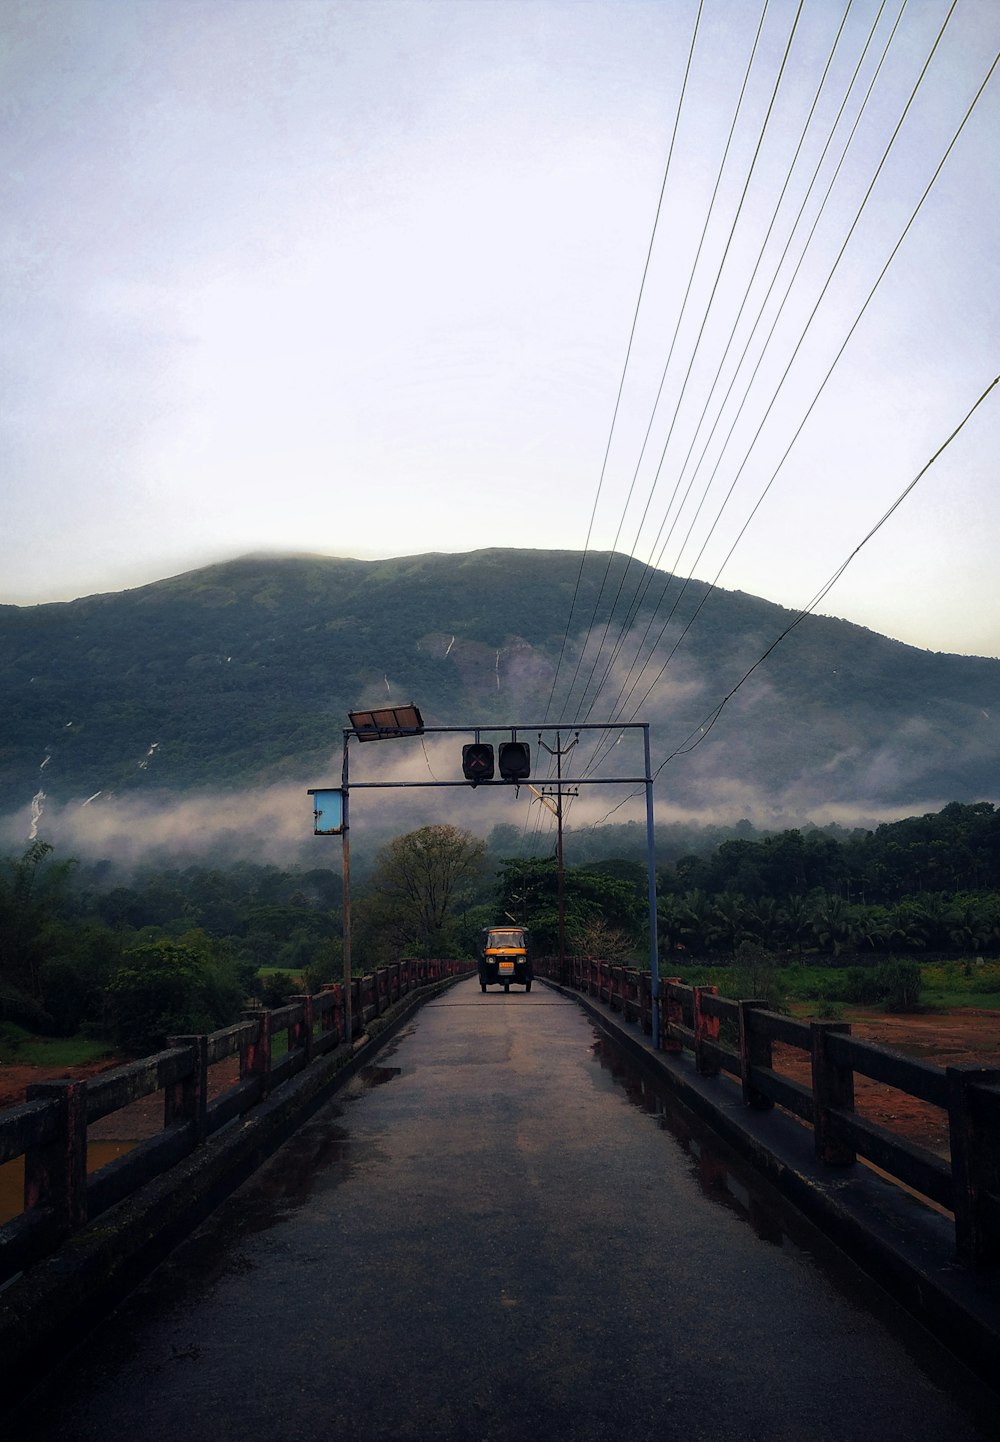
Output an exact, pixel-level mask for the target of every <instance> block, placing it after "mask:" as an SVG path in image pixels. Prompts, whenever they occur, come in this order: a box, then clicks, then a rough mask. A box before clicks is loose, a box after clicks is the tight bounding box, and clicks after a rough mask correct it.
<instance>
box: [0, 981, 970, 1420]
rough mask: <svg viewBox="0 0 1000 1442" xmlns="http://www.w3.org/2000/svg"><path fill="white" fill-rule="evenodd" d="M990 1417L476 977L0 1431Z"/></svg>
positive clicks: (856, 1290) (765, 1209)
mask: <svg viewBox="0 0 1000 1442" xmlns="http://www.w3.org/2000/svg"><path fill="white" fill-rule="evenodd" d="M636 1102H640V1103H641V1104H640V1105H636V1104H635V1103H636ZM989 1405H990V1404H989V1399H985V1398H984V1397H983V1394H982V1392H981V1390H978V1389H977V1388H976V1387H975V1386H974V1384H972V1383H971V1381H970V1379H969V1378H968V1376H967V1375H966V1374H965V1373H964V1372H963V1371H962V1370H961V1369H960V1368H958V1367H957V1366H955V1365H953V1364H951V1363H950V1362H949V1361H948V1359H947V1358H946V1357H945V1355H944V1354H943V1353H941V1352H940V1351H939V1350H938V1349H937V1348H935V1346H934V1345H933V1344H932V1343H931V1342H930V1341H929V1340H927V1339H926V1338H925V1337H923V1334H920V1333H918V1332H917V1331H916V1329H914V1328H912V1327H911V1326H909V1325H908V1324H907V1323H906V1322H905V1319H903V1318H901V1316H900V1315H899V1314H898V1313H897V1312H896V1310H895V1309H894V1308H893V1307H892V1306H891V1305H890V1304H888V1303H886V1302H885V1301H884V1300H883V1299H882V1298H881V1294H880V1293H878V1292H877V1291H876V1289H874V1288H872V1287H870V1286H869V1285H868V1284H866V1283H864V1282H863V1281H861V1280H860V1279H859V1278H858V1277H857V1275H856V1274H855V1273H854V1271H853V1269H852V1268H850V1267H849V1266H848V1265H846V1264H845V1263H844V1262H843V1261H842V1260H838V1258H837V1255H836V1254H834V1253H833V1252H832V1249H830V1248H828V1247H827V1246H826V1244H825V1243H823V1242H822V1241H821V1240H820V1239H819V1238H818V1236H817V1235H816V1234H814V1233H813V1232H812V1230H811V1229H810V1228H808V1227H807V1226H806V1225H805V1224H803V1223H800V1222H796V1221H795V1220H794V1218H789V1217H788V1216H787V1215H785V1214H784V1212H783V1208H782V1204H781V1203H778V1202H776V1200H775V1199H774V1198H771V1197H769V1196H768V1195H767V1194H766V1193H762V1192H761V1190H760V1188H759V1185H758V1184H757V1183H756V1182H755V1181H754V1180H753V1179H752V1177H751V1178H748V1177H747V1176H746V1175H745V1174H742V1175H741V1174H738V1173H737V1172H735V1171H733V1169H732V1167H731V1166H730V1167H728V1168H727V1166H726V1165H723V1164H722V1163H721V1162H720V1160H719V1156H718V1154H717V1152H714V1151H713V1148H712V1143H711V1140H710V1138H707V1137H706V1134H704V1133H699V1132H698V1131H697V1130H696V1131H695V1132H694V1133H693V1134H692V1133H691V1131H690V1127H689V1125H688V1123H686V1122H685V1121H684V1120H683V1119H681V1120H677V1119H676V1118H672V1117H671V1115H670V1113H669V1111H667V1112H666V1113H664V1111H663V1110H662V1108H661V1106H660V1105H659V1103H658V1102H656V1100H655V1099H653V1098H652V1097H651V1096H650V1094H649V1092H648V1090H647V1091H645V1092H643V1091H642V1089H641V1088H640V1086H639V1084H638V1082H637V1080H636V1078H635V1077H634V1076H633V1075H632V1074H631V1073H630V1072H629V1068H628V1065H627V1064H626V1063H624V1062H623V1061H622V1060H621V1059H620V1058H617V1057H616V1056H615V1054H614V1052H613V1051H612V1050H611V1049H610V1046H609V1044H608V1043H607V1042H605V1041H603V1040H602V1039H601V1038H600V1037H599V1036H598V1034H597V1032H596V1031H595V1029H594V1027H593V1025H592V1024H591V1022H590V1021H589V1019H588V1018H587V1017H586V1016H585V1014H584V1013H583V1012H582V1011H581V1010H580V1009H579V1008H578V1007H577V1006H576V1005H575V1003H573V1002H572V1001H569V1000H565V999H563V998H562V997H561V996H560V995H559V994H558V993H556V992H554V991H551V990H550V989H549V988H547V987H545V986H541V985H536V986H535V987H534V988H533V990H532V992H531V994H530V995H526V994H525V993H524V992H523V991H521V990H519V989H518V990H512V991H511V992H510V993H509V994H508V995H504V994H503V993H502V992H499V991H493V992H490V993H488V994H486V995H482V994H481V993H480V990H479V987H478V984H477V983H476V981H475V980H474V979H473V980H471V981H468V982H463V983H460V984H459V985H457V986H456V987H454V988H452V989H451V990H450V991H448V992H447V993H445V994H444V995H443V996H441V997H440V998H439V999H437V1000H436V1001H434V1002H433V1003H431V1004H429V1005H427V1006H426V1007H424V1008H423V1009H422V1010H421V1011H420V1012H419V1013H418V1014H417V1015H416V1017H415V1018H414V1019H413V1020H412V1021H411V1022H410V1023H409V1024H408V1027H407V1028H406V1029H405V1030H404V1031H403V1032H402V1033H401V1034H400V1036H399V1037H397V1038H396V1040H395V1041H394V1042H393V1043H391V1044H390V1046H389V1047H388V1048H386V1049H385V1050H384V1051H383V1052H382V1053H381V1055H380V1057H379V1058H378V1059H377V1061H376V1063H375V1064H374V1065H373V1066H372V1067H370V1068H369V1069H368V1070H367V1071H366V1072H365V1073H363V1074H361V1075H359V1077H357V1078H356V1079H355V1081H354V1082H353V1083H352V1085H351V1088H350V1090H349V1092H347V1093H342V1094H341V1095H340V1096H339V1097H338V1098H337V1099H336V1100H335V1101H334V1102H333V1103H331V1104H330V1105H329V1106H328V1107H326V1108H325V1109H324V1110H323V1111H322V1112H321V1113H319V1114H317V1116H316V1117H315V1118H314V1119H313V1120H312V1121H311V1122H310V1123H309V1124H308V1125H307V1126H306V1127H304V1128H303V1129H302V1130H301V1131H300V1132H299V1133H297V1134H296V1136H295V1137H294V1138H292V1140H291V1141H290V1142H289V1143H288V1144H287V1145H286V1146H285V1147H284V1148H283V1149H282V1150H281V1151H280V1152H279V1153H277V1154H276V1155H275V1156H274V1158H272V1160H271V1161H270V1162H269V1163H268V1165H267V1166H266V1167H265V1168H263V1169H262V1170H261V1171H260V1172H258V1173H257V1174H256V1175H255V1176H254V1177H253V1178H251V1180H250V1181H249V1182H248V1183H247V1184H246V1185H245V1186H244V1187H243V1188H242V1189H241V1190H240V1191H239V1192H237V1193H235V1194H234V1195H233V1197H232V1198H230V1200H229V1201H228V1202H227V1203H225V1204H224V1205H223V1206H222V1207H221V1208H220V1209H219V1210H218V1211H217V1212H216V1213H215V1214H213V1216H212V1217H211V1218H210V1219H209V1220H208V1222H207V1223H206V1224H205V1225H204V1226H203V1227H202V1228H200V1229H199V1231H198V1232H196V1233H194V1234H193V1235H192V1236H191V1237H190V1238H189V1239H188V1240H187V1241H186V1242H185V1243H184V1244H183V1246H182V1247H180V1248H179V1249H178V1250H177V1251H176V1252H175V1253H173V1254H172V1256H171V1257H170V1258H168V1260H167V1261H166V1262H165V1263H164V1264H163V1265H162V1266H161V1267H160V1268H159V1269H158V1270H157V1272H156V1273H154V1274H153V1276H152V1277H150V1278H149V1279H148V1281H147V1282H146V1283H145V1284H144V1285H143V1286H142V1287H141V1288H140V1289H139V1290H138V1291H137V1292H136V1293H135V1294H133V1295H132V1296H131V1297H130V1298H129V1299H128V1301H127V1302H126V1303H125V1304H123V1306H122V1307H120V1308H119V1310H118V1311H117V1313H115V1315H114V1316H113V1317H111V1318H110V1319H109V1320H108V1321H107V1322H106V1323H105V1324H104V1325H103V1326H102V1327H101V1328H100V1329H99V1330H98V1331H97V1332H96V1333H95V1334H94V1335H93V1336H92V1337H91V1338H90V1339H88V1340H87V1341H86V1342H85V1343H84V1344H83V1345H82V1346H81V1347H80V1348H78V1349H77V1350H76V1351H75V1352H74V1353H73V1354H72V1356H71V1357H69V1358H68V1359H67V1361H66V1363H65V1365H64V1367H63V1368H62V1370H61V1372H60V1373H58V1374H56V1375H54V1376H53V1377H52V1378H51V1380H50V1381H49V1383H48V1384H47V1385H46V1386H45V1387H44V1388H42V1389H40V1390H39V1392H38V1393H37V1394H36V1395H35V1396H33V1397H32V1398H31V1399H30V1401H29V1403H28V1404H27V1405H26V1406H25V1407H23V1408H22V1409H21V1410H20V1411H19V1413H18V1414H17V1416H16V1417H15V1418H14V1419H13V1421H12V1422H11V1423H9V1424H8V1425H6V1426H5V1427H4V1428H3V1431H4V1436H5V1438H6V1439H7V1442H15V1439H29V1438H45V1439H52V1442H82V1439H85V1438H101V1439H107V1438H124V1437H130V1438H139V1439H146V1438H151V1439H156V1442H160V1439H163V1442H166V1439H173V1438H183V1439H185V1442H203V1439H204V1442H209V1439H212V1442H228V1439H236V1438H239V1439H241V1442H246V1439H261V1442H293V1439H303V1442H305V1439H309V1442H313V1439H319V1438H322V1439H340V1438H344V1439H361V1442H364V1439H394V1442H397V1439H398V1442H438V1439H440V1442H528V1439H531V1442H536V1439H545V1442H618V1439H628V1442H652V1439H654V1438H655V1439H656V1442H672V1439H678V1442H680V1439H685V1442H700V1439H712V1442H887V1439H896V1438H900V1439H906V1442H973V1439H980V1442H981V1439H984V1438H995V1437H996V1436H997V1435H998V1433H997V1431H996V1430H994V1425H993V1423H992V1421H991V1418H990V1413H989ZM994 1406H995V1403H994Z"/></svg>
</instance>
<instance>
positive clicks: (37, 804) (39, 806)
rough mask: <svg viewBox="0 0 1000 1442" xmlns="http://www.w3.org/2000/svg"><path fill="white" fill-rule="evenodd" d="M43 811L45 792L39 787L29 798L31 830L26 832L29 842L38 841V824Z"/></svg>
mask: <svg viewBox="0 0 1000 1442" xmlns="http://www.w3.org/2000/svg"><path fill="white" fill-rule="evenodd" d="M44 809H45V792H44V791H43V790H42V789H41V787H39V789H38V790H37V791H36V792H35V794H34V796H33V797H32V798H31V830H30V831H29V832H28V840H29V841H37V840H38V823H39V822H40V821H41V819H42V812H43V811H44Z"/></svg>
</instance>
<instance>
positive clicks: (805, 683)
mask: <svg viewBox="0 0 1000 1442" xmlns="http://www.w3.org/2000/svg"><path fill="white" fill-rule="evenodd" d="M626 566H628V567H629V574H628V586H627V587H626V589H625V592H624V594H625V595H629V594H632V593H633V592H634V589H635V585H636V582H637V579H638V578H640V577H642V578H644V579H645V580H648V581H649V582H650V583H651V584H650V585H649V588H648V590H647V591H646V593H645V597H644V599H643V601H642V604H641V605H639V606H638V609H637V611H636V615H635V616H634V617H633V618H631V625H632V628H633V630H634V631H637V632H638V633H639V634H641V632H642V631H644V630H645V628H646V623H647V622H648V621H650V619H651V618H652V617H653V615H654V606H658V607H659V609H658V610H656V612H655V615H656V618H657V619H656V622H655V624H654V629H653V632H652V634H653V635H654V636H655V634H656V628H657V627H658V626H659V625H660V619H659V618H660V617H661V616H665V615H667V614H668V613H669V611H670V608H671V607H672V606H673V605H674V602H676V603H677V605H676V611H675V613H674V615H673V617H672V619H671V620H670V623H669V625H668V626H667V628H666V630H665V632H664V634H663V636H662V638H661V641H660V644H659V649H658V651H657V659H656V662H655V664H654V666H653V667H652V668H651V669H650V670H649V671H648V672H647V677H648V678H649V679H652V677H653V675H654V673H655V670H656V669H658V667H659V664H660V661H661V659H663V660H665V659H667V658H668V657H669V658H670V660H669V665H668V666H667V667H666V669H665V670H664V672H663V674H662V676H661V677H660V679H659V680H658V681H657V683H656V685H655V686H654V687H653V690H652V691H651V693H650V695H649V697H648V699H647V700H645V701H644V702H643V704H642V706H641V712H640V719H644V720H649V721H650V722H652V723H653V727H654V734H653V751H654V765H655V764H657V763H658V761H659V760H661V759H662V758H664V757H665V756H667V755H669V754H670V752H671V751H672V750H674V749H675V748H676V747H678V746H679V745H680V744H681V743H682V742H683V740H684V738H685V737H687V736H688V734H689V733H690V732H691V731H692V728H697V727H698V725H699V724H700V723H701V722H702V721H704V720H705V718H706V716H707V715H708V714H709V713H710V712H711V711H712V709H713V707H715V706H716V705H717V704H718V702H719V701H720V700H721V699H722V697H723V696H724V695H725V694H726V693H727V691H729V690H730V689H731V688H732V686H733V685H735V683H736V682H737V681H738V680H739V678H740V676H741V675H742V674H743V673H744V671H745V670H746V669H747V668H748V667H749V666H750V665H752V663H753V662H754V661H755V660H756V659H757V658H758V657H759V656H760V655H761V654H762V652H763V651H764V650H765V649H766V648H767V647H768V646H769V645H770V644H771V643H772V642H773V641H774V639H775V638H776V637H777V636H778V635H779V634H780V633H781V632H782V631H783V630H784V629H785V627H786V626H787V625H788V623H789V620H790V619H791V613H789V612H787V611H785V610H783V609H782V608H781V607H778V606H774V605H772V604H770V603H768V602H765V601H762V600H758V599H755V598H754V597H751V596H746V595H743V594H739V593H732V592H725V591H721V590H719V591H715V592H713V593H712V594H711V596H710V597H709V598H708V600H707V603H706V604H704V606H703V608H702V609H700V610H699V609H698V608H699V607H701V606H702V603H703V602H705V599H706V594H707V588H706V587H705V586H703V585H701V584H696V583H691V584H689V585H688V586H687V587H686V588H682V587H681V584H680V583H679V582H677V581H675V580H674V579H673V578H671V577H669V576H668V575H666V574H661V573H649V572H647V571H645V570H644V568H642V567H641V566H637V565H636V563H634V562H631V563H629V562H626V560H625V558H623V557H609V556H607V555H604V556H598V555H595V556H590V557H588V558H587V564H586V566H585V567H584V569H583V573H582V576H581V558H580V556H579V555H578V554H575V553H571V552H546V551H528V550H524V551H499V550H493V551H490V550H487V551H479V552H474V553H472V554H468V555H427V556H417V557H411V558H404V559H396V560H390V561H381V562H362V561H355V560H342V559H334V558H323V557H289V558H284V559H274V558H270V559H267V558H245V559H242V560H238V561H233V562H229V563H227V564H222V565H215V566H209V567H206V568H204V569H201V570H197V571H193V572H191V573H189V574H186V575H182V576H177V577H174V578H172V579H169V580H164V581H161V582H157V583H156V584H153V585H149V586H144V587H141V588H138V589H136V590H131V591H126V592H122V593H119V594H109V595H98V596H91V597H87V598H84V599H81V600H78V601H74V602H70V603H61V604H52V605H42V606H33V607H14V606H5V607H0V683H2V687H3V695H4V705H3V708H2V711H0V809H2V810H3V811H5V812H11V811H13V810H15V809H16V808H24V807H26V806H27V805H28V803H29V802H30V800H31V797H32V796H33V795H34V794H35V792H36V791H37V790H38V789H39V788H44V790H45V792H46V794H47V796H48V797H49V800H50V805H52V804H55V805H58V804H61V803H62V804H65V803H69V802H73V801H81V800H84V799H87V798H89V797H91V796H93V795H94V794H95V793H98V792H100V793H101V794H102V795H103V796H107V795H108V793H117V794H122V793H137V792H138V793H141V792H143V791H155V792H164V791H166V792H167V793H170V794H179V793H189V792H191V791H195V790H199V789H206V788H220V787H222V788H225V787H230V788H232V787H236V786H245V785H248V784H258V783H262V782H269V781H281V780H288V781H296V782H300V781H302V780H303V778H307V779H308V778H310V777H311V775H312V774H314V770H315V767H316V766H317V765H318V764H319V762H320V760H321V759H322V758H325V757H327V756H329V755H330V753H331V752H332V751H333V750H334V749H335V748H336V746H337V745H338V744H339V737H340V731H341V727H342V726H343V725H344V722H345V716H346V712H347V710H348V709H349V708H351V707H355V706H358V705H365V704H369V705H370V704H373V703H375V704H377V703H379V702H384V701H385V700H386V699H387V698H389V699H392V700H395V701H409V700H411V699H412V700H415V701H417V702H418V704H419V705H420V706H421V708H422V711H423V714H424V718H425V720H426V721H427V722H428V724H438V725H466V724H469V725H474V724H480V723H481V724H489V723H496V722H501V723H512V722H516V721H527V722H529V723H530V722H533V721H537V720H540V719H541V715H540V714H539V713H540V712H543V711H544V710H545V708H546V703H547V701H548V697H549V693H550V690H551V687H552V681H553V677H554V675H555V668H556V663H557V660H558V657H559V655H560V652H561V651H562V649H563V643H564V639H565V631H566V627H567V622H568V620H569V617H570V606H571V601H572V598H573V595H574V591H575V588H576V586H577V582H578V581H579V582H580V585H579V595H578V600H577V606H576V610H575V620H574V623H573V627H572V628H571V634H570V636H569V639H568V642H567V643H566V648H565V658H566V660H567V662H568V663H569V664H568V665H564V669H563V672H562V673H561V678H560V686H559V687H558V688H557V693H556V698H555V703H554V709H553V711H551V712H550V713H549V719H550V720H554V721H560V720H566V721H569V722H571V721H573V720H574V719H577V713H578V710H579V707H578V705H577V704H576V701H575V700H574V702H573V703H572V704H571V705H570V706H569V707H568V711H567V714H565V715H564V714H563V713H562V712H561V711H560V709H559V707H560V705H561V704H562V702H561V695H562V688H563V687H564V686H566V685H567V684H568V679H569V677H570V675H571V674H572V673H573V667H574V664H575V659H576V656H577V652H578V647H579V646H580V644H581V642H582V640H583V637H584V634H585V633H586V632H587V630H588V628H590V630H591V634H592V635H594V636H598V635H600V634H601V633H602V631H603V630H604V629H605V627H606V626H607V625H608V623H609V622H610V635H611V637H612V638H614V637H615V636H616V635H617V633H618V626H619V622H620V621H623V620H625V619H626V617H625V616H622V615H620V614H619V612H620V611H621V610H623V609H624V606H625V603H624V601H620V602H619V603H618V604H619V612H614V614H613V615H611V614H610V613H611V612H612V611H613V607H614V600H615V597H616V595H617V594H618V583H619V582H620V581H622V579H623V576H624V572H625V569H626ZM602 586H603V590H602ZM664 598H665V599H664ZM696 612H697V614H696ZM692 617H694V620H693V624H692V625H691V627H690V630H688V631H687V632H686V634H683V635H682V633H683V632H684V628H685V627H686V626H687V623H688V621H690V620H691V619H692ZM591 622H593V625H592V626H591ZM631 646H632V643H631V642H626V643H625V644H624V646H623V648H622V651H621V655H620V657H619V660H618V661H617V662H616V667H615V668H613V671H612V676H613V679H612V681H611V683H610V685H609V688H608V689H607V691H606V692H605V694H604V695H602V697H601V698H600V700H599V701H598V702H597V703H596V704H595V705H594V707H593V711H592V713H591V714H590V719H591V720H593V721H599V720H603V719H605V717H606V715H607V714H608V711H609V710H610V706H611V704H612V702H613V701H614V699H615V696H616V693H617V692H618V689H619V688H618V680H619V676H620V674H622V673H623V672H624V670H625V667H626V664H627V661H628V660H629V658H630V654H631V652H630V647H631ZM675 646H676V648H677V649H676V652H675V653H674V654H671V653H673V652H674V647H675ZM589 660H590V656H589V655H588V657H587V660H586V661H585V665H584V668H583V675H584V677H585V676H586V675H587V672H588V671H589ZM598 674H600V672H599V673H598ZM644 690H645V678H644V684H643V687H642V688H640V689H639V691H638V692H637V693H636V696H635V697H634V699H633V702H632V704H633V705H637V704H638V700H639V699H641V697H642V695H643V692H644ZM587 704H588V707H589V705H590V702H589V699H588V703H587ZM585 710H586V708H585ZM998 722H1000V661H997V660H991V659H976V658H969V657H960V656H949V655H937V654H932V653H929V652H924V651H920V650H918V649H915V648H914V647H910V646H905V645H902V644H900V643H898V642H894V641H890V640H887V639H886V638H884V637H881V636H878V635H876V634H874V633H872V632H869V631H866V630H864V629H862V628H860V627H857V626H853V625H850V624H848V623H846V622H842V621H836V620H831V619H825V618H821V617H813V618H809V619H807V620H806V621H805V622H803V624H802V625H801V626H799V627H798V628H797V629H796V630H794V631H793V632H792V634H791V635H790V636H788V638H787V639H786V640H785V641H784V642H783V643H782V644H781V645H780V646H779V647H778V648H777V650H776V651H775V652H774V653H773V655H772V656H770V657H769V659H768V660H767V662H766V664H765V665H764V666H762V667H761V668H760V670H759V671H758V672H756V673H755V674H754V676H753V677H752V678H751V680H750V681H748V682H747V684H746V685H745V686H744V687H743V688H742V689H741V690H740V691H739V692H738V693H737V695H736V696H735V698H734V699H733V701H732V702H731V703H730V705H729V706H728V707H727V708H726V710H725V712H724V713H723V716H722V718H721V719H720V720H719V722H718V724H717V725H716V726H715V727H714V728H713V729H712V731H711V734H710V736H709V738H708V739H707V740H706V741H705V742H704V744H702V745H700V746H698V747H697V748H696V749H695V750H694V751H693V752H691V753H690V754H689V755H686V756H685V757H683V758H681V759H679V760H678V762H676V763H672V765H671V767H670V768H669V773H668V774H667V773H665V775H664V779H663V782H662V783H661V784H662V787H663V791H664V794H666V792H667V787H668V784H669V795H670V797H671V799H672V800H673V801H675V802H678V803H682V804H684V805H686V806H690V807H696V808H708V807H712V806H719V805H722V804H725V803H729V804H736V805H739V804H740V802H739V801H738V800H737V801H736V802H735V803H733V800H732V798H733V793H734V789H735V790H738V791H739V792H740V794H752V795H754V796H757V797H761V796H766V797H772V798H776V799H777V800H778V801H779V802H781V803H783V804H784V805H785V807H786V811H787V810H788V809H789V808H794V809H795V811H796V812H797V813H798V814H802V815H809V814H810V810H811V808H814V807H817V806H821V805H823V804H826V803H828V802H831V801H833V802H837V803H840V804H842V805H845V806H855V807H857V808H858V809H859V811H860V813H861V814H872V813H873V811H874V810H875V809H876V808H878V807H885V806H896V807H899V808H900V809H907V808H911V807H912V808H913V809H920V808H922V807H925V806H929V805H934V804H938V805H940V804H944V802H946V801H948V800H954V799H957V800H962V801H975V800H979V799H982V798H983V797H986V796H990V795H992V794H993V793H994V791H995V785H996V774H997V772H996V757H997V751H998V744H997V743H998V729H997V728H998ZM609 764H610V763H609ZM737 814H741V813H740V812H737Z"/></svg>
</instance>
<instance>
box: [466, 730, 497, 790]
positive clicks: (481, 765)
mask: <svg viewBox="0 0 1000 1442" xmlns="http://www.w3.org/2000/svg"><path fill="white" fill-rule="evenodd" d="M501 754H502V748H501ZM462 774H463V776H464V777H465V779H466V781H471V782H472V784H473V786H475V784H476V783H477V782H478V781H492V780H493V747H492V746H487V745H486V743H485V742H483V743H480V742H478V741H474V742H472V743H471V744H470V745H468V746H463V747H462Z"/></svg>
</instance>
